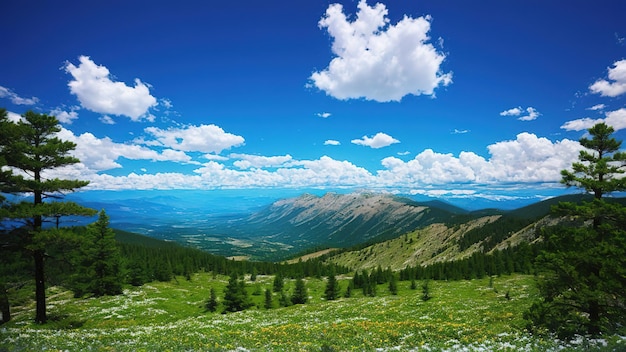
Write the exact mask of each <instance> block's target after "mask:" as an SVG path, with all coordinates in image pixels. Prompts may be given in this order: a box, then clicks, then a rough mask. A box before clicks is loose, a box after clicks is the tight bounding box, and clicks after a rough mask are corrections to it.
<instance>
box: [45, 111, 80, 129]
mask: <svg viewBox="0 0 626 352" xmlns="http://www.w3.org/2000/svg"><path fill="white" fill-rule="evenodd" d="M78 109H79V107H78V106H72V107H71V108H70V111H65V110H61V108H56V109H54V110H52V111H51V112H50V115H52V116H55V117H56V118H57V120H59V122H61V123H66V124H68V125H71V124H72V122H74V120H76V119H77V118H78V112H77V110H78Z"/></svg>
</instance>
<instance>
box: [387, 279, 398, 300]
mask: <svg viewBox="0 0 626 352" xmlns="http://www.w3.org/2000/svg"><path fill="white" fill-rule="evenodd" d="M389 292H390V293H391V294H392V295H394V296H395V295H397V294H398V280H397V279H396V276H395V275H393V274H391V276H390V277H389Z"/></svg>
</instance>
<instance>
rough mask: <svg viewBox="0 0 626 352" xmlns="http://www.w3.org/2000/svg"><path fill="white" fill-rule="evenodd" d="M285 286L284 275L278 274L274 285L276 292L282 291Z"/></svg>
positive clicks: (275, 276)
mask: <svg viewBox="0 0 626 352" xmlns="http://www.w3.org/2000/svg"><path fill="white" fill-rule="evenodd" d="M284 286H285V279H284V278H283V274H282V273H281V272H277V273H276V275H274V283H273V287H274V292H280V291H282V290H283V287H284Z"/></svg>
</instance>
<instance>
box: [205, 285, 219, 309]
mask: <svg viewBox="0 0 626 352" xmlns="http://www.w3.org/2000/svg"><path fill="white" fill-rule="evenodd" d="M217 304H218V303H217V293H216V292H215V288H213V287H211V291H210V293H209V299H208V300H207V301H206V304H205V305H204V308H205V309H206V310H207V311H209V312H215V311H216V310H217Z"/></svg>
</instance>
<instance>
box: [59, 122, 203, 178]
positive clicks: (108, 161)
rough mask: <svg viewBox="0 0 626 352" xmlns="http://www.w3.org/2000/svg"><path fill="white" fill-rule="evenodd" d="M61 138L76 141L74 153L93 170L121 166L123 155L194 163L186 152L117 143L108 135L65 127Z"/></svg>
mask: <svg viewBox="0 0 626 352" xmlns="http://www.w3.org/2000/svg"><path fill="white" fill-rule="evenodd" d="M58 136H59V138H61V139H62V140H67V141H71V142H74V143H76V149H75V150H74V151H73V152H72V154H73V155H74V156H75V157H77V158H78V159H79V160H80V163H81V164H82V167H83V168H84V169H85V170H91V172H98V171H105V170H111V169H117V168H121V167H122V165H120V164H119V163H118V162H117V161H118V159H119V158H121V157H123V158H126V159H130V160H151V161H173V162H179V163H192V159H191V157H189V156H188V155H186V154H185V153H184V152H181V151H178V150H172V149H164V150H163V151H162V152H161V153H159V152H157V151H155V150H152V149H149V148H146V147H142V146H139V145H135V144H124V143H116V142H114V141H113V140H111V139H110V138H108V137H105V138H97V137H96V136H94V135H93V134H91V133H89V132H86V133H83V134H81V135H78V136H76V135H74V133H73V132H72V131H70V130H67V129H65V128H62V129H61V132H59V133H58Z"/></svg>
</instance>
